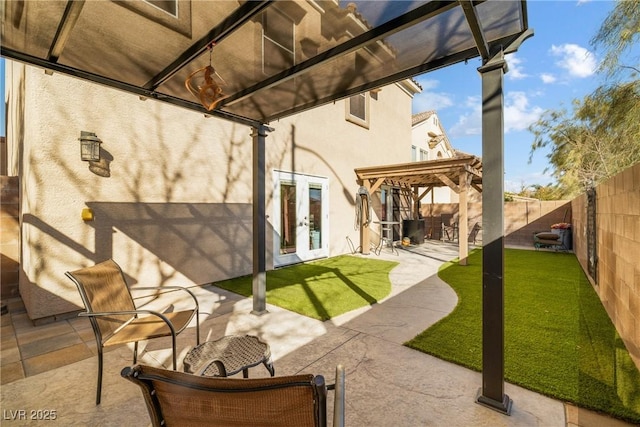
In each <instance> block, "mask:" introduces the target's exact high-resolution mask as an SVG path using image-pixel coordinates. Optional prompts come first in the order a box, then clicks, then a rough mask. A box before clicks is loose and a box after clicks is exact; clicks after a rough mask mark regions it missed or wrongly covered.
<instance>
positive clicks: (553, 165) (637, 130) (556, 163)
mask: <svg viewBox="0 0 640 427" xmlns="http://www.w3.org/2000/svg"><path fill="white" fill-rule="evenodd" d="M639 42H640V0H621V1H618V2H617V3H616V6H615V7H614V9H613V11H612V12H611V13H610V14H609V16H608V17H607V19H605V21H604V22H603V23H602V26H601V27H600V29H599V31H598V33H597V34H596V35H595V37H594V38H593V39H592V41H591V43H592V45H593V46H594V47H596V48H598V47H602V48H604V49H605V51H606V53H605V55H604V59H603V61H602V62H601V65H600V69H599V71H600V72H602V73H605V75H606V76H607V77H609V78H611V77H614V76H616V77H619V78H620V80H619V81H613V83H611V82H609V83H608V84H606V85H603V86H601V87H599V88H598V89H596V90H595V91H594V92H593V93H592V94H590V95H588V96H586V97H585V98H584V99H582V100H574V101H573V105H572V111H567V110H566V109H561V110H548V111H546V112H545V113H544V114H543V115H542V116H541V117H540V119H539V120H538V121H537V122H536V123H534V124H533V125H531V126H530V127H529V130H530V131H531V132H532V133H533V134H534V142H533V144H532V147H531V155H533V153H534V152H535V151H536V150H538V149H540V148H542V147H547V148H549V149H550V153H549V154H548V155H547V157H548V159H549V165H550V166H549V169H552V170H553V175H554V177H555V178H556V180H557V183H558V190H559V191H560V193H562V194H563V195H564V196H569V197H571V196H574V195H576V194H578V193H580V192H582V191H584V190H586V189H587V188H589V187H592V186H594V185H596V184H598V183H599V182H601V181H602V180H604V179H607V178H609V177H611V176H613V175H615V174H617V173H618V172H620V171H622V170H623V169H626V168H627V167H629V166H632V165H633V164H635V163H638V162H640V120H638V117H640V80H639V79H638V74H640V66H639V65H638V56H633V54H631V55H626V56H625V55H623V54H626V53H632V52H631V51H632V50H633V49H634V48H636V47H637V45H638V43H639ZM622 58H624V59H622ZM625 61H626V62H625ZM628 61H631V62H628ZM623 71H626V73H625V72H623ZM625 80H626V81H625Z"/></svg>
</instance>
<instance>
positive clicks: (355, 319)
mask: <svg viewBox="0 0 640 427" xmlns="http://www.w3.org/2000/svg"><path fill="white" fill-rule="evenodd" d="M370 256H372V257H375V258H377V257H376V256H375V255H370ZM455 256H457V248H456V247H455V246H453V245H450V244H445V243H440V242H430V243H429V244H426V245H423V246H421V247H420V248H415V249H412V251H411V252H410V251H407V250H401V251H400V254H399V255H395V254H392V253H387V251H385V250H383V251H382V253H381V255H380V258H384V259H391V260H396V261H399V262H400V265H399V266H398V267H396V268H395V269H394V270H393V271H392V273H391V281H392V284H393V290H392V294H391V295H390V296H389V297H388V298H387V299H385V300H384V301H381V302H380V303H378V304H376V305H374V306H372V307H367V308H365V309H361V310H357V311H355V312H352V313H347V314H345V315H343V316H341V317H339V318H337V319H333V320H331V321H328V322H320V321H316V320H313V319H309V318H306V317H303V316H300V315H297V314H294V313H291V312H288V311H286V310H282V309H280V308H278V307H273V306H270V305H268V311H269V313H267V314H265V315H263V316H260V317H258V316H254V315H251V314H249V313H250V311H251V299H248V298H243V297H240V296H238V295H235V294H232V293H229V292H226V291H223V290H221V289H218V288H215V287H213V286H204V287H195V288H192V289H193V290H194V291H195V292H196V293H197V296H198V298H199V301H200V307H201V317H200V320H201V339H202V341H206V340H211V339H216V338H218V337H220V336H223V335H229V334H252V335H257V336H259V337H260V338H261V339H262V340H264V341H266V342H268V343H269V344H270V346H271V351H272V355H273V359H274V364H275V368H276V375H288V374H295V373H300V372H310V373H314V374H323V375H324V376H325V377H326V378H327V379H328V381H331V379H332V378H333V372H334V368H335V365H336V364H338V363H341V364H343V365H344V366H345V368H346V378H347V388H346V401H347V406H346V425H347V426H391V425H395V426H402V427H404V426H447V427H455V426H545V427H546V426H549V427H552V426H558V427H564V426H567V427H569V426H582V427H623V426H628V425H629V424H626V423H623V422H621V421H619V420H615V419H612V418H609V417H606V416H602V415H599V414H596V413H593V412H591V411H587V410H583V409H579V408H576V407H574V406H570V405H565V404H563V403H562V402H559V401H556V400H553V399H550V398H547V397H544V396H542V395H540V394H537V393H534V392H531V391H528V390H525V389H523V388H520V387H516V386H513V385H511V384H505V393H506V394H508V395H509V396H510V397H511V398H512V399H513V402H514V403H513V410H512V414H511V416H505V415H502V414H499V413H498V412H495V411H492V410H490V409H487V408H485V407H483V406H480V405H478V404H476V403H474V399H475V395H476V392H477V390H478V388H479V387H480V386H481V384H482V377H481V374H479V373H477V372H473V371H470V370H468V369H465V368H462V367H460V366H457V365H454V364H451V363H448V362H445V361H442V360H440V359H437V358H434V357H432V356H429V355H426V354H423V353H420V352H418V351H415V350H411V349H409V348H406V347H404V346H403V345H402V343H403V342H405V341H407V340H408V339H410V338H413V337H414V336H415V335H416V334H417V333H419V332H421V331H422V330H424V329H426V328H427V327H428V326H429V325H431V324H432V323H434V322H435V321H437V320H438V319H440V318H442V317H443V316H445V315H446V314H448V313H449V312H450V311H451V310H452V309H453V307H454V306H455V304H456V295H455V293H454V292H453V291H452V290H451V289H450V288H449V287H448V286H447V285H446V284H445V283H443V282H442V281H440V280H439V279H438V278H437V276H436V274H435V273H436V271H437V268H438V267H439V266H440V264H441V263H442V262H445V261H447V260H449V259H452V258H453V257H455ZM7 302H8V305H9V314H5V315H2V331H1V332H2V335H1V347H0V362H1V363H0V365H1V371H0V374H1V376H0V411H1V414H0V416H1V417H2V418H1V419H0V424H2V425H3V426H14V425H15V426H25V425H42V423H43V421H38V420H29V419H28V418H29V415H30V411H37V410H43V411H47V410H48V411H55V414H56V422H57V424H58V425H64V426H76V425H77V426H89V425H90V426H125V425H126V426H147V425H149V418H148V415H147V412H146V409H145V407H144V402H143V400H142V396H141V394H140V392H139V390H138V389H137V387H136V386H134V385H133V384H131V383H129V382H127V381H125V380H124V379H122V378H121V377H120V370H121V369H122V368H123V367H125V366H128V365H130V364H131V361H132V360H131V356H132V353H131V349H130V348H129V347H127V346H121V347H116V348H115V349H112V350H110V351H107V352H106V353H105V370H104V378H103V391H102V404H101V405H99V406H96V405H95V400H94V399H95V386H96V385H95V382H96V371H97V357H96V344H95V338H94V336H93V332H92V330H91V327H90V325H89V322H88V321H87V320H86V319H79V318H71V319H68V320H61V321H57V322H55V323H51V324H47V325H42V326H37V327H34V326H33V324H32V322H31V321H30V320H29V319H28V317H27V315H26V313H25V312H24V308H23V307H22V304H21V301H20V300H19V299H18V300H13V301H7ZM175 306H176V308H179V307H180V301H176V302H175ZM194 343H195V328H190V329H189V330H187V331H185V332H184V333H182V334H181V335H180V336H179V337H178V351H179V352H180V354H179V356H178V360H179V361H181V360H182V358H183V357H184V355H185V353H186V352H187V351H188V349H189V348H190V346H192V345H194ZM140 361H141V362H142V363H147V364H153V365H163V366H165V367H167V368H170V364H171V351H170V341H169V340H168V339H167V340H164V339H161V340H156V341H154V342H151V343H149V344H148V345H147V347H146V351H142V353H141V357H140ZM181 368H182V367H181V366H179V367H178V369H181ZM250 375H251V376H252V377H258V376H267V375H268V373H267V371H266V369H264V367H263V366H262V365H259V366H257V367H254V368H251V369H250ZM331 397H332V396H331V395H330V398H331ZM20 411H25V412H24V414H26V418H27V419H18V418H22V415H21V414H23V412H20Z"/></svg>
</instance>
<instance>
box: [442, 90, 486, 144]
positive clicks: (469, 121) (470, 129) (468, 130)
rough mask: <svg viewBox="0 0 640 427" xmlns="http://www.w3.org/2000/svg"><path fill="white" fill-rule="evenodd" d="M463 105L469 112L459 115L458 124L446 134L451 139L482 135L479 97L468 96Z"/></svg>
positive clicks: (480, 101) (480, 100)
mask: <svg viewBox="0 0 640 427" xmlns="http://www.w3.org/2000/svg"><path fill="white" fill-rule="evenodd" d="M465 105H466V106H467V108H469V109H470V110H471V111H469V112H468V113H466V114H463V115H461V116H460V118H458V122H457V123H456V124H455V125H453V126H452V127H451V129H450V130H449V131H448V132H447V133H448V134H449V136H450V137H452V138H456V137H460V136H469V135H480V134H481V133H482V99H481V98H480V97H479V96H470V97H468V98H467V100H466V101H465Z"/></svg>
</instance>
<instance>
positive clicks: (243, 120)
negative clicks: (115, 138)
mask: <svg viewBox="0 0 640 427" xmlns="http://www.w3.org/2000/svg"><path fill="white" fill-rule="evenodd" d="M0 54H1V55H2V56H4V57H7V58H10V59H15V60H16V61H20V62H25V63H27V64H31V65H35V66H37V67H41V68H44V69H45V70H50V71H56V72H60V73H64V74H67V75H69V76H72V77H77V78H80V79H83V80H87V81H90V82H93V83H98V84H101V85H104V86H108V87H112V88H114V89H119V90H123V91H125V92H129V93H132V94H134V95H138V96H140V97H142V98H150V99H155V100H157V101H162V102H166V103H168V104H172V105H175V106H178V107H182V108H186V109H188V110H193V111H196V112H198V113H202V114H204V115H206V116H214V117H218V118H221V119H224V120H229V121H231V122H234V123H238V124H242V125H245V126H251V127H253V126H259V125H260V124H261V123H260V122H259V121H257V120H251V119H249V118H247V117H242V116H239V115H237V114H233V113H229V112H227V111H222V110H219V109H216V110H212V111H207V110H205V109H204V107H203V106H202V104H198V103H195V102H190V101H185V100H183V99H180V98H176V97H172V96H169V95H165V94H159V93H157V92H154V91H152V90H148V89H143V88H141V87H139V86H136V85H132V84H128V83H125V82H121V81H119V80H113V79H110V78H108V77H104V76H101V75H99V74H95V73H90V72H88V71H83V70H79V69H77V68H73V67H68V66H66V65H63V64H58V63H55V62H51V61H47V60H46V59H42V58H38V57H35V56H31V55H27V54H26V53H22V52H18V51H15V50H13V49H8V48H5V47H3V46H0Z"/></svg>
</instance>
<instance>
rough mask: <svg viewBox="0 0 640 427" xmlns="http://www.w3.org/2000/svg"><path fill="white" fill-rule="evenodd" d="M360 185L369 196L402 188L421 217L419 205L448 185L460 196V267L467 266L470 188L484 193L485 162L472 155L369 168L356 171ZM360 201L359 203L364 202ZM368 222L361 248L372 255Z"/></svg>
mask: <svg viewBox="0 0 640 427" xmlns="http://www.w3.org/2000/svg"><path fill="white" fill-rule="evenodd" d="M355 173H356V176H357V182H358V185H361V186H364V187H365V188H366V189H367V191H368V193H369V194H372V193H374V192H375V191H377V190H378V189H379V188H380V186H382V185H388V186H390V187H396V188H400V191H402V192H404V193H405V194H406V195H407V196H409V199H410V200H411V202H412V205H413V206H412V209H411V212H412V216H413V218H418V216H419V206H420V204H419V202H420V200H422V199H423V198H424V197H425V196H426V195H427V194H429V192H430V191H432V190H433V189H434V188H435V187H444V186H447V187H449V188H451V189H452V190H453V191H455V192H456V193H457V194H458V195H459V202H458V203H459V205H460V208H459V215H460V218H459V222H460V225H459V235H460V236H463V237H464V238H459V239H458V243H459V249H458V252H459V258H460V264H461V265H466V264H467V256H468V254H469V242H468V241H467V239H466V236H467V235H468V233H469V225H468V221H467V218H468V215H467V199H468V192H469V188H470V187H473V188H475V189H476V190H477V191H478V192H482V161H481V160H480V159H479V158H478V157H476V156H473V155H459V156H457V157H454V158H451V159H438V160H426V161H420V162H411V163H400V164H394V165H385V166H370V167H364V168H357V169H355ZM361 202H362V201H361V200H357V201H356V203H361ZM369 225H370V224H369V223H368V222H367V221H366V220H365V218H364V216H363V217H362V218H361V221H360V247H361V248H362V253H363V254H365V255H367V254H369V248H370V242H371V234H370V227H369Z"/></svg>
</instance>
